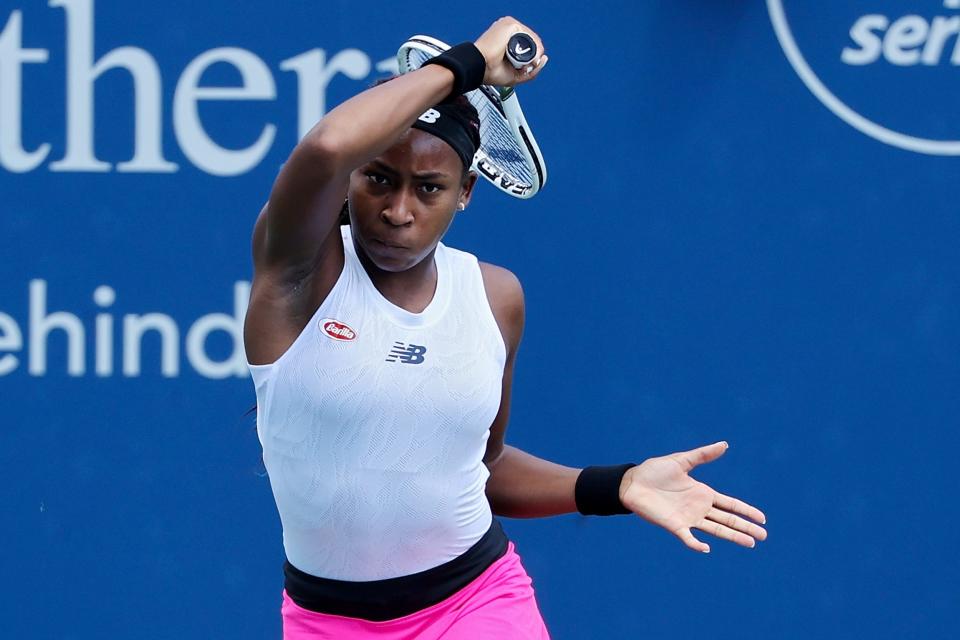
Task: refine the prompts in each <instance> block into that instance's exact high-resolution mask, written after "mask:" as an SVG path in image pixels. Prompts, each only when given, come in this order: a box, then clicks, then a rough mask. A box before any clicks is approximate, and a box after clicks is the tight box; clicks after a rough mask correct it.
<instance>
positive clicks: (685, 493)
mask: <svg viewBox="0 0 960 640" xmlns="http://www.w3.org/2000/svg"><path fill="white" fill-rule="evenodd" d="M727 447H728V445H727V443H726V442H718V443H716V444H712V445H708V446H706V447H700V448H699V449H693V450H691V451H683V452H680V453H673V454H670V455H668V456H663V457H660V458H650V459H649V460H646V461H645V462H644V463H643V464H640V465H637V466H635V467H633V468H631V469H630V470H628V471H627V473H626V474H624V476H623V481H622V483H621V485H620V501H621V502H622V503H623V505H624V506H625V507H626V508H628V509H630V510H631V511H633V512H634V513H636V514H637V515H638V516H640V517H642V518H644V519H645V520H648V521H649V522H652V523H653V524H656V525H658V526H661V527H663V528H664V529H666V530H667V531H669V532H670V533H672V534H674V535H675V536H677V537H678V538H680V539H681V540H682V541H683V542H684V544H686V545H687V546H688V547H690V548H691V549H693V550H695V551H702V552H704V553H709V552H710V547H709V545H707V544H705V543H703V542H701V541H699V540H697V538H695V537H694V535H693V533H692V532H691V529H699V530H700V531H703V532H705V533H709V534H711V535H714V536H717V537H718V538H722V539H724V540H730V541H731V542H735V543H737V544H740V545H743V546H745V547H753V546H754V545H755V544H756V541H757V540H765V539H766V537H767V532H766V530H765V529H764V528H763V527H761V526H760V525H759V524H756V523H760V524H765V523H766V516H764V515H763V512H761V511H760V510H759V509H757V508H756V507H752V506H750V505H748V504H747V503H745V502H743V501H741V500H737V499H736V498H731V497H729V496H725V495H723V494H722V493H718V492H716V491H714V490H713V489H711V488H710V487H709V486H707V485H705V484H704V483H702V482H698V481H697V480H694V479H693V478H691V477H690V476H689V475H688V474H689V472H690V470H691V469H693V468H694V467H696V466H697V465H701V464H705V463H707V462H712V461H714V460H716V459H717V458H719V457H720V456H722V455H723V454H724V452H726V450H727ZM741 516H743V517H741ZM747 518H749V520H748V519H747ZM751 520H752V521H753V522H751Z"/></svg>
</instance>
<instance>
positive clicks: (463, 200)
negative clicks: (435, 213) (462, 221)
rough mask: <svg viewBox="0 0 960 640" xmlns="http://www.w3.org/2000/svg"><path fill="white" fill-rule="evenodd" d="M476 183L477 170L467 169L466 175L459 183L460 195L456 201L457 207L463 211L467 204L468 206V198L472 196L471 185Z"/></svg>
mask: <svg viewBox="0 0 960 640" xmlns="http://www.w3.org/2000/svg"><path fill="white" fill-rule="evenodd" d="M476 184H477V172H476V171H468V172H467V175H466V176H464V178H463V183H462V184H461V185H460V197H459V198H458V200H457V202H458V205H457V209H458V210H459V211H463V209H466V208H467V207H468V206H470V198H472V197H473V187H474V186H475V185H476ZM461 204H462V205H463V208H462V209H461V208H460V205H461Z"/></svg>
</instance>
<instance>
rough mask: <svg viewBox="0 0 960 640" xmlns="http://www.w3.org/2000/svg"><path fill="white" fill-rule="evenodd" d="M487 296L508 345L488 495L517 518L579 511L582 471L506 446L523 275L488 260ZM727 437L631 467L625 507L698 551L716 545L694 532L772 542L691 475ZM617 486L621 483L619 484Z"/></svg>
mask: <svg viewBox="0 0 960 640" xmlns="http://www.w3.org/2000/svg"><path fill="white" fill-rule="evenodd" d="M481 271H482V273H483V279H484V286H485V287H486V290H487V298H488V300H489V302H490V306H491V309H492V310H493V314H494V317H495V318H496V320H497V324H498V325H499V327H500V332H501V334H502V335H503V338H504V343H505V345H506V348H507V361H506V365H505V367H504V373H503V389H502V395H501V400H500V411H499V412H498V413H497V416H496V418H495V419H494V421H493V424H492V425H491V427H490V438H489V440H488V442H487V451H486V455H485V457H484V462H485V463H486V465H487V468H488V469H489V470H490V478H489V480H487V498H488V499H489V500H490V505H491V507H492V509H493V511H494V513H496V514H498V515H503V516H507V517H512V518H535V517H542V516H550V515H559V514H563V513H572V512H575V511H577V504H576V500H575V488H576V484H577V478H578V477H579V476H580V473H581V471H582V470H581V469H577V468H572V467H565V466H562V465H558V464H555V463H553V462H549V461H547V460H543V459H541V458H537V457H535V456H532V455H530V454H529V453H526V452H524V451H521V450H519V449H516V448H514V447H510V446H506V445H505V444H504V435H505V433H506V428H507V423H508V421H509V414H510V392H511V389H512V385H513V366H514V362H515V360H516V353H517V347H518V346H519V344H520V338H521V336H522V334H523V324H524V303H523V290H522V289H521V287H520V282H519V281H518V280H517V278H516V276H514V275H513V274H512V273H510V272H509V271H507V270H506V269H502V268H500V267H496V266H493V265H489V264H481ZM727 446H728V445H727V443H726V442H718V443H716V444H712V445H709V446H706V447H701V448H699V449H694V450H692V451H685V452H681V453H674V454H671V455H668V456H663V457H659V458H650V459H649V460H646V461H645V462H643V464H640V465H637V466H634V467H632V468H630V469H629V470H628V471H627V472H626V473H625V474H624V475H623V478H622V480H621V481H620V485H619V492H618V495H619V498H620V502H621V504H623V506H624V507H626V508H627V509H629V510H630V511H632V512H633V513H635V514H636V515H638V516H640V517H642V518H644V519H645V520H647V521H649V522H652V523H653V524H656V525H658V526H661V527H663V528H664V529H666V530H668V531H669V532H670V533H673V534H674V535H676V536H677V537H678V538H680V539H681V540H682V541H683V542H684V544H686V545H687V546H688V547H690V548H691V549H693V550H695V551H702V552H704V553H707V552H709V551H710V547H709V546H708V545H706V544H704V543H703V542H701V541H699V540H697V539H696V538H695V537H694V535H693V533H692V532H691V529H699V530H701V531H703V532H705V533H709V534H711V535H714V536H716V537H718V538H721V539H724V540H729V541H731V542H735V543H737V544H740V545H742V546H745V547H753V546H755V544H756V541H757V540H765V539H766V537H767V532H766V530H765V529H763V527H761V526H759V524H757V523H760V524H763V523H765V522H766V516H764V515H763V513H762V512H761V511H760V510H759V509H757V508H755V507H752V506H750V505H748V504H746V503H744V502H742V501H740V500H737V499H735V498H731V497H729V496H725V495H723V494H721V493H718V492H716V491H714V490H713V489H712V488H710V487H709V486H707V485H706V484H703V483H702V482H698V481H697V480H694V479H693V478H691V477H690V476H689V475H688V474H689V472H690V471H691V470H692V469H693V468H694V467H696V466H698V465H701V464H705V463H707V462H712V461H713V460H716V459H717V458H719V457H720V456H721V455H723V454H724V452H725V451H726V450H727ZM613 489H614V490H616V489H617V488H616V487H614V488H613Z"/></svg>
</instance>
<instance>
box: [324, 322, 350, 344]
mask: <svg viewBox="0 0 960 640" xmlns="http://www.w3.org/2000/svg"><path fill="white" fill-rule="evenodd" d="M320 328H321V329H322V330H323V332H324V333H325V334H327V336H328V337H330V338H333V339H334V340H342V341H344V342H349V341H350V340H356V338H357V332H356V331H354V330H353V329H351V328H350V327H348V326H347V325H345V324H343V323H342V322H340V321H339V320H334V319H333V318H324V319H323V320H321V321H320Z"/></svg>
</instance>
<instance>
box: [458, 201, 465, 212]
mask: <svg viewBox="0 0 960 640" xmlns="http://www.w3.org/2000/svg"><path fill="white" fill-rule="evenodd" d="M466 208H467V205H465V204H463V203H462V202H458V203H457V211H463V210H464V209H466Z"/></svg>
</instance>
